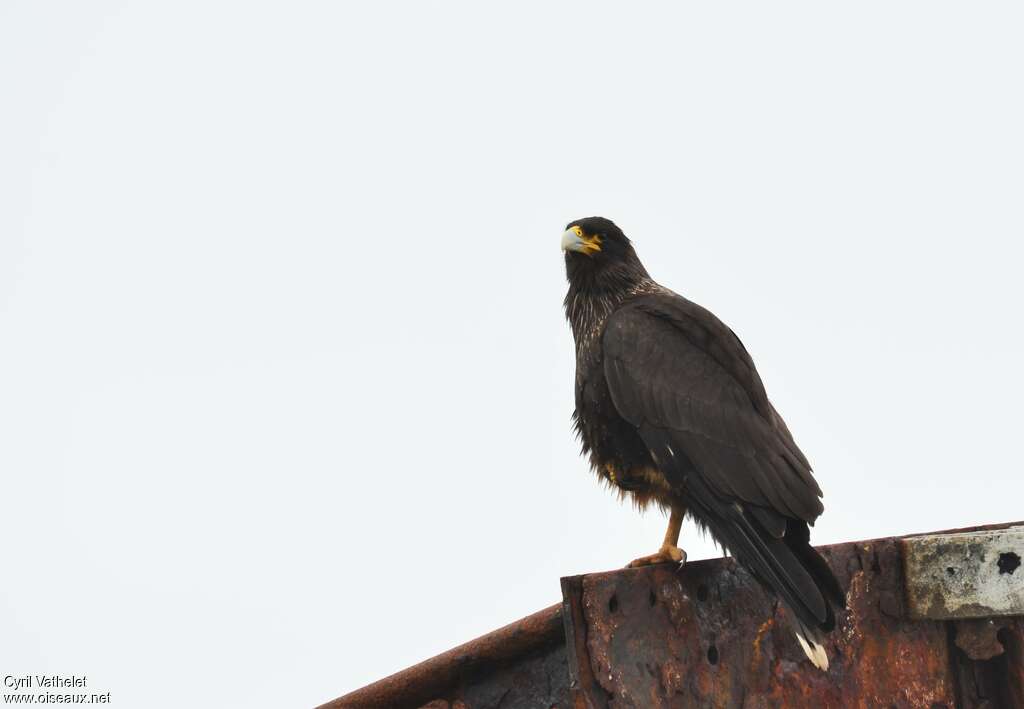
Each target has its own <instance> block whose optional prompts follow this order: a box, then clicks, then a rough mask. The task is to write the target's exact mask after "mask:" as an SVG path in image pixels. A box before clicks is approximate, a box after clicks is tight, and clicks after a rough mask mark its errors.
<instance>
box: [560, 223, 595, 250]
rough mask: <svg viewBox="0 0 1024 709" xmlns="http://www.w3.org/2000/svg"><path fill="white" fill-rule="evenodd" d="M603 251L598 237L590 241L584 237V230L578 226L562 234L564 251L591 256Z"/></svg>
mask: <svg viewBox="0 0 1024 709" xmlns="http://www.w3.org/2000/svg"><path fill="white" fill-rule="evenodd" d="M600 250H601V242H600V240H599V239H597V238H596V237H595V238H593V239H590V240H588V239H587V238H586V237H584V236H583V230H582V229H580V228H579V227H578V226H574V227H572V228H571V229H566V230H565V232H564V233H563V234H562V251H578V252H579V253H581V254H586V255H587V256H590V254H592V253H594V252H595V251H600Z"/></svg>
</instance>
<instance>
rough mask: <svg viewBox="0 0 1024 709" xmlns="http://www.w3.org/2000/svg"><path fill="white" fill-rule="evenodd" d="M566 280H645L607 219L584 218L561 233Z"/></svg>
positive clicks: (624, 240)
mask: <svg viewBox="0 0 1024 709" xmlns="http://www.w3.org/2000/svg"><path fill="white" fill-rule="evenodd" d="M562 250H563V251H564V252H565V270H566V275H567V276H568V278H569V280H570V281H580V280H584V281H595V282H601V281H606V280H614V281H616V282H622V281H624V280H625V281H629V280H631V279H632V278H646V277H647V271H646V270H645V269H644V267H643V264H641V263H640V259H639V257H637V255H636V251H634V250H633V245H632V244H631V243H630V241H629V239H628V238H627V237H626V235H625V234H624V233H622V229H619V227H617V226H616V225H615V222H613V221H612V220H611V219H605V218H604V217H587V218H585V219H577V220H576V221H574V222H570V223H569V225H568V226H567V227H566V228H565V232H564V233H563V234H562Z"/></svg>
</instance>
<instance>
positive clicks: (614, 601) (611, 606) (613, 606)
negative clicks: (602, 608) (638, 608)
mask: <svg viewBox="0 0 1024 709" xmlns="http://www.w3.org/2000/svg"><path fill="white" fill-rule="evenodd" d="M608 610H609V611H610V612H612V613H615V612H617V611H618V610H619V598H618V596H612V597H611V600H609V601H608Z"/></svg>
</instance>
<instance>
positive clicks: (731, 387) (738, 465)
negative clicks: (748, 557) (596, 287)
mask: <svg viewBox="0 0 1024 709" xmlns="http://www.w3.org/2000/svg"><path fill="white" fill-rule="evenodd" d="M602 351H603V354H604V369H605V376H606V379H607V381H608V387H609V391H610V393H611V397H612V401H613V403H614V404H615V407H616V409H617V410H618V412H619V414H620V415H621V416H622V417H623V418H625V419H626V420H628V421H629V422H630V423H632V424H633V425H634V426H636V427H637V429H638V430H641V429H642V430H641V434H642V433H643V430H647V431H654V432H656V435H653V436H651V438H652V440H649V441H647V444H648V447H649V448H651V453H652V455H653V457H654V459H655V460H656V461H657V462H658V464H659V467H660V468H661V469H662V470H663V472H664V473H665V474H666V475H667V476H669V481H670V482H673V483H675V484H680V485H683V484H685V483H684V481H683V480H679V479H677V480H672V478H671V475H672V470H673V469H676V470H677V471H681V470H683V466H673V465H671V464H670V461H671V459H672V457H673V456H684V457H685V458H687V459H688V460H689V462H690V463H692V467H693V468H694V469H695V473H694V474H696V475H699V476H700V477H701V478H702V481H701V482H703V483H706V485H707V487H708V488H709V491H710V492H711V493H712V494H714V495H716V496H718V497H720V498H721V500H722V501H723V502H728V501H733V500H734V501H740V502H745V503H749V505H750V506H751V514H754V515H755V516H757V517H758V518H759V521H760V522H761V524H762V526H764V527H765V528H766V529H768V531H770V532H771V533H772V534H773V536H782V533H783V532H784V529H785V519H784V518H793V519H798V520H804V521H806V522H809V523H813V522H814V520H815V519H816V518H817V517H818V515H820V514H821V512H822V509H823V508H822V504H821V500H820V499H819V498H820V497H821V490H820V488H819V487H818V485H817V483H816V482H815V480H814V477H813V476H812V475H811V467H810V464H809V463H808V462H807V459H806V458H805V457H804V455H803V453H801V452H800V449H799V448H797V446H796V443H795V442H794V441H793V438H792V436H791V435H790V433H789V430H788V429H787V428H786V425H785V423H783V422H782V419H781V417H779V415H778V413H777V412H776V411H775V409H774V407H773V406H772V405H771V403H770V402H769V401H768V397H767V395H766V394H765V391H764V386H763V384H762V383H761V378H760V377H759V376H758V374H757V370H756V369H755V368H754V363H753V361H752V360H751V358H750V355H749V354H748V353H747V351H746V349H745V348H744V347H743V344H742V343H741V342H740V341H739V338H737V337H736V335H735V334H734V333H733V332H732V330H730V329H729V328H728V327H727V326H726V325H724V324H723V323H722V322H721V321H720V320H719V319H718V318H716V317H715V316H714V315H713V314H711V313H710V312H709V311H707V310H705V309H704V308H702V307H700V306H699V305H696V304H695V303H691V302H690V301H688V300H686V299H685V298H682V297H681V296H677V295H674V294H671V295H655V296H646V297H643V298H639V299H637V300H635V301H632V302H630V303H628V304H627V305H625V306H623V307H621V308H620V309H619V310H617V311H616V312H615V313H614V314H612V316H611V317H610V318H609V320H608V323H607V325H606V327H605V331H604V335H603V338H602ZM655 439H656V440H655ZM655 446H656V447H657V448H659V449H655ZM679 475H681V473H677V477H678V476H679ZM687 487H692V486H687Z"/></svg>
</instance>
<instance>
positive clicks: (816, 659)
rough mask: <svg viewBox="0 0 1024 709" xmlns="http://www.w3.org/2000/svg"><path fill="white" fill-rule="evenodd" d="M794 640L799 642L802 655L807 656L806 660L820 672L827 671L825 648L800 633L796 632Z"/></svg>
mask: <svg viewBox="0 0 1024 709" xmlns="http://www.w3.org/2000/svg"><path fill="white" fill-rule="evenodd" d="M796 639H797V640H799V641H800V647H802V648H803V649H804V654H806V655H807V657H808V659H809V660H810V661H811V662H812V663H813V664H814V666H815V667H817V668H818V669H819V670H821V671H822V672H827V671H828V655H826V654H825V646H824V645H822V644H821V643H819V642H818V641H816V640H814V639H813V638H809V637H807V636H805V635H804V633H803V632H801V631H799V630H798V631H796Z"/></svg>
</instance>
